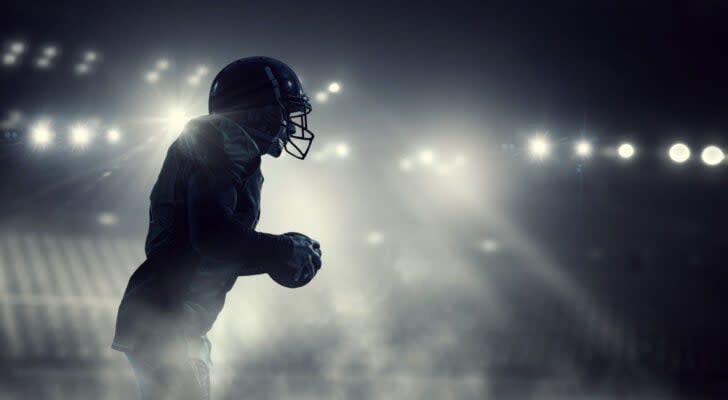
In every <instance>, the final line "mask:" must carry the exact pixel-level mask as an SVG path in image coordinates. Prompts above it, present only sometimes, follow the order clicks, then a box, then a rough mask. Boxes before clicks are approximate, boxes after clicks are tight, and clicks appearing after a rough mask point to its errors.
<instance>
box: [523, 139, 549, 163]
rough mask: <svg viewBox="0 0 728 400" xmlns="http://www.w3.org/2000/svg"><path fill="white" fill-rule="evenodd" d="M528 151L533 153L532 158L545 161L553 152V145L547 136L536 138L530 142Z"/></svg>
mask: <svg viewBox="0 0 728 400" xmlns="http://www.w3.org/2000/svg"><path fill="white" fill-rule="evenodd" d="M528 150H529V151H530V152H531V156H533V157H534V158H536V159H538V160H543V159H544V158H546V157H547V156H548V155H549V152H550V151H551V145H550V144H549V142H548V140H546V137H545V136H542V135H540V136H536V137H534V138H532V139H531V140H530V141H529V142H528Z"/></svg>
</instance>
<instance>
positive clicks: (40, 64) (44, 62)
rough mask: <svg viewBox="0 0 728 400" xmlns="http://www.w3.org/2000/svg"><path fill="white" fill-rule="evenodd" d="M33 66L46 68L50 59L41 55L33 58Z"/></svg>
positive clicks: (49, 63) (49, 64)
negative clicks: (35, 58)
mask: <svg viewBox="0 0 728 400" xmlns="http://www.w3.org/2000/svg"><path fill="white" fill-rule="evenodd" d="M35 66H36V67H38V68H41V69H46V68H48V67H50V66H51V60H50V59H48V58H46V57H41V58H39V59H37V60H35Z"/></svg>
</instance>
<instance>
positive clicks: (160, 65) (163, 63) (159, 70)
mask: <svg viewBox="0 0 728 400" xmlns="http://www.w3.org/2000/svg"><path fill="white" fill-rule="evenodd" d="M171 65H172V64H171V62H170V61H169V59H167V58H160V59H158V60H157V61H156V62H155V63H154V68H152V69H150V70H148V71H147V72H145V73H144V80H145V81H146V82H147V83H151V84H155V83H157V82H159V80H160V79H161V78H162V74H163V73H164V72H165V71H167V70H169V68H170V66H171ZM187 82H188V83H190V84H193V83H191V82H190V79H188V81H187Z"/></svg>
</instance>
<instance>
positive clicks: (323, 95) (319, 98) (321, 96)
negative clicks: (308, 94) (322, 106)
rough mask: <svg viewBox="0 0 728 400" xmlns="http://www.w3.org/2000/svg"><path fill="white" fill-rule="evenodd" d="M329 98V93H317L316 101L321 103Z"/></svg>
mask: <svg viewBox="0 0 728 400" xmlns="http://www.w3.org/2000/svg"><path fill="white" fill-rule="evenodd" d="M328 99H329V95H328V94H327V93H326V92H318V93H316V101H318V102H319V103H325V102H326V100H328Z"/></svg>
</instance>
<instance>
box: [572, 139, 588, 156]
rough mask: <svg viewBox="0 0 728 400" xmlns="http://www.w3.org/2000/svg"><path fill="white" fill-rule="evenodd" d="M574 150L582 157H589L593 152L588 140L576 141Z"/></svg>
mask: <svg viewBox="0 0 728 400" xmlns="http://www.w3.org/2000/svg"><path fill="white" fill-rule="evenodd" d="M574 151H575V152H576V155H577V156H579V157H581V158H586V157H589V156H591V154H592V146H591V143H589V142H587V141H586V140H580V141H578V142H576V145H575V146H574Z"/></svg>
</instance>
